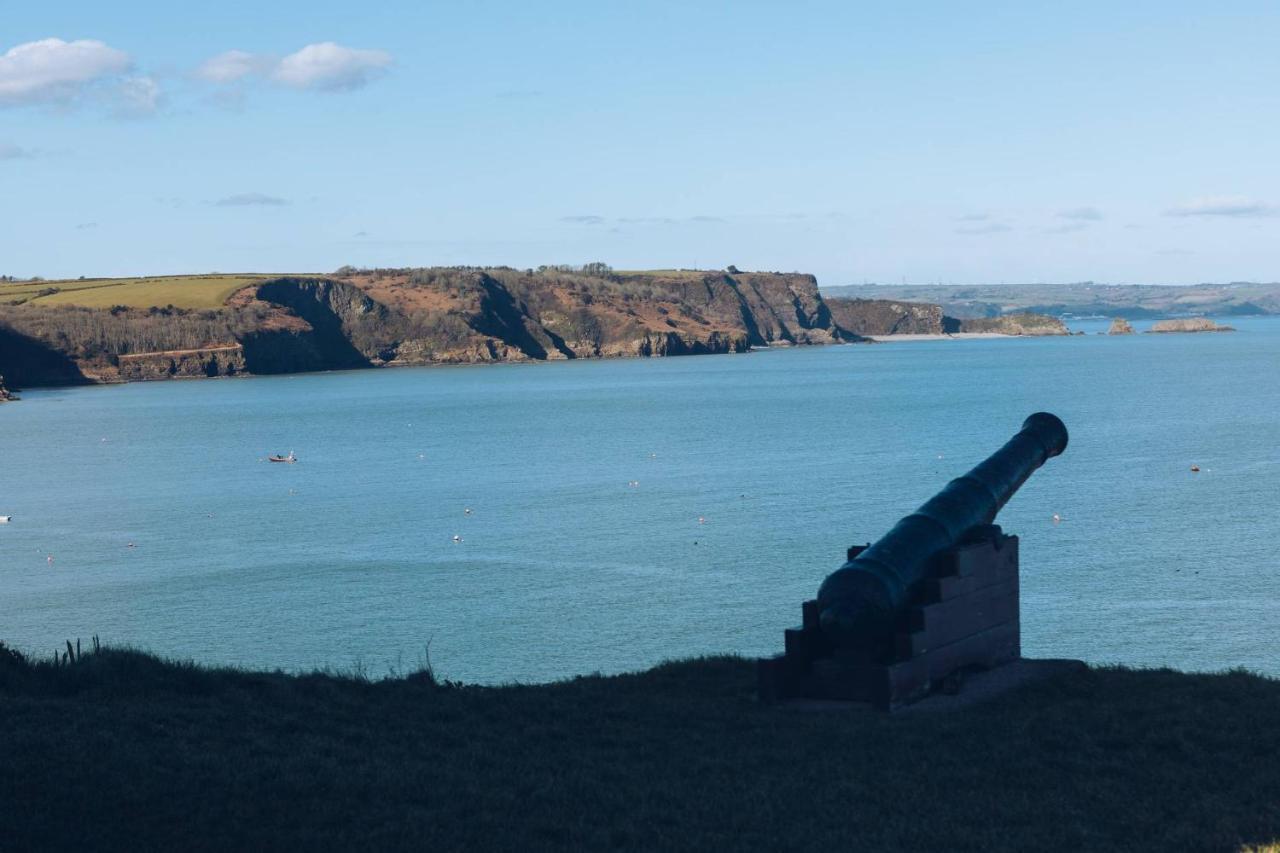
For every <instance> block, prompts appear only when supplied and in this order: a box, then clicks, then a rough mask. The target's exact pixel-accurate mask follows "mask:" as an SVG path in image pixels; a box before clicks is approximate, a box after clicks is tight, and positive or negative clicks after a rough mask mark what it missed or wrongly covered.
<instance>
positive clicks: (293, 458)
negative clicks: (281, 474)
mask: <svg viewBox="0 0 1280 853" xmlns="http://www.w3.org/2000/svg"><path fill="white" fill-rule="evenodd" d="M267 461H268V462H289V463H293V462H297V461H298V457H296V456H294V455H293V451H292V450H290V451H289V455H288V456H281V455H280V454H278V453H277V454H276V455H275V456H268V457H267Z"/></svg>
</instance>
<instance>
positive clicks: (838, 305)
mask: <svg viewBox="0 0 1280 853" xmlns="http://www.w3.org/2000/svg"><path fill="white" fill-rule="evenodd" d="M826 302H827V307H828V308H829V309H830V310H831V316H832V317H833V318H834V319H835V322H836V323H837V324H838V325H839V326H840V328H842V329H846V330H848V331H850V332H852V333H854V334H856V335H941V334H944V333H945V332H947V331H949V330H948V329H947V328H945V327H944V323H943V321H944V318H943V316H942V306H940V305H930V304H928V303H923V302H898V301H897V300H893V299H843V298H831V299H827V300H826Z"/></svg>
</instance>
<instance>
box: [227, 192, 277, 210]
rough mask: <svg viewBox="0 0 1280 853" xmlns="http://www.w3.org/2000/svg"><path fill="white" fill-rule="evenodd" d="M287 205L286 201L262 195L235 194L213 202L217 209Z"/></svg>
mask: <svg viewBox="0 0 1280 853" xmlns="http://www.w3.org/2000/svg"><path fill="white" fill-rule="evenodd" d="M288 203H289V200H288V199H284V198H279V197H277V196H273V195H264V194H263V193H237V194H235V195H229V196H227V197H225V198H220V199H218V200H217V201H215V202H214V204H215V205H217V206H218V207H281V206H283V205H286V204H288Z"/></svg>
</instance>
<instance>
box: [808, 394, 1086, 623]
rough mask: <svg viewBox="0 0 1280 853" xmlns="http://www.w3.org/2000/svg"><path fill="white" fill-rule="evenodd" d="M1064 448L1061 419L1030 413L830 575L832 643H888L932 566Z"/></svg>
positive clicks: (826, 614)
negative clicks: (988, 453)
mask: <svg viewBox="0 0 1280 853" xmlns="http://www.w3.org/2000/svg"><path fill="white" fill-rule="evenodd" d="M1066 447H1067V428H1066V426H1065V425H1064V424H1063V423H1062V421H1061V420H1059V419H1058V417H1057V416H1055V415H1051V414H1049V413H1048V412H1037V413H1035V414H1033V415H1031V416H1030V417H1029V418H1027V419H1026V421H1024V422H1023V424H1022V429H1021V430H1020V431H1019V432H1018V433H1017V434H1016V435H1014V436H1013V438H1011V439H1009V441H1008V442H1006V443H1005V445H1004V447H1002V448H1000V449H999V450H997V451H996V452H995V453H993V454H991V456H989V457H987V459H986V460H985V461H983V462H982V463H980V464H979V465H978V466H977V467H975V468H974V469H973V470H972V471H970V472H969V473H967V474H965V475H964V476H963V477H958V478H956V479H954V480H952V481H951V482H950V483H948V484H947V485H946V486H945V487H944V488H943V489H942V491H940V492H938V493H937V494H936V495H934V496H933V497H932V498H930V499H929V500H928V501H927V502H926V503H925V504H924V506H922V507H920V508H919V509H918V510H916V511H915V512H913V513H912V514H911V515H908V516H907V517H906V518H904V519H902V520H901V521H899V522H898V523H897V524H896V525H894V527H893V529H892V530H890V531H889V532H888V533H887V534H885V535H884V537H882V538H881V539H880V540H879V541H877V542H876V543H875V544H874V545H871V546H870V547H869V548H866V549H865V550H863V551H861V553H859V554H857V556H855V557H854V558H853V559H851V560H849V561H848V562H846V563H845V564H844V565H843V566H841V567H840V568H839V569H837V570H836V571H834V572H832V573H831V574H830V575H828V576H827V579H826V580H825V581H823V582H822V586H821V587H820V588H819V589H818V599H817V601H818V620H819V624H820V625H821V627H822V632H823V633H824V634H825V635H826V637H827V639H828V640H829V641H830V642H831V644H832V645H834V646H836V647H845V648H852V647H875V646H876V645H877V644H880V643H882V642H883V640H884V638H886V637H887V636H888V635H889V634H890V632H891V631H892V629H893V625H894V622H895V618H896V616H897V614H898V613H899V612H901V610H902V609H903V608H904V607H905V606H906V604H907V603H908V601H909V599H910V595H911V591H912V588H913V586H914V585H915V584H917V583H918V582H919V581H921V580H923V579H924V578H925V577H926V575H927V573H928V570H929V567H930V564H931V562H932V561H933V560H934V559H935V558H936V557H937V556H938V555H939V554H941V553H943V552H945V551H947V550H948V549H950V548H954V547H955V546H956V545H958V544H960V543H961V542H962V541H963V539H964V537H965V536H966V535H968V534H970V532H971V531H974V530H975V529H979V528H982V527H983V526H985V525H990V524H991V523H992V522H993V521H994V520H995V517H996V514H997V513H999V512H1000V510H1001V508H1002V507H1004V505H1005V504H1006V503H1008V501H1009V499H1010V498H1011V497H1013V495H1014V493H1015V492H1017V491H1018V489H1019V488H1020V487H1021V486H1022V484H1023V483H1024V482H1026V480H1027V478H1028V477H1030V476H1031V475H1032V473H1034V472H1035V470H1036V469H1037V468H1039V467H1040V466H1041V465H1043V464H1044V463H1045V462H1047V461H1048V460H1049V459H1052V458H1053V457H1054V456H1057V455H1058V454H1060V453H1062V451H1063V450H1065V449H1066Z"/></svg>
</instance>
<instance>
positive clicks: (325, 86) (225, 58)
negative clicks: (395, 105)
mask: <svg viewBox="0 0 1280 853" xmlns="http://www.w3.org/2000/svg"><path fill="white" fill-rule="evenodd" d="M392 62H393V59H392V56H391V54H389V53H387V52H386V51H385V50H364V49H360V48H354V47H345V46H343V45H340V44H337V43H335V42H331V41H326V42H318V43H316V44H309V45H307V46H306V47H304V48H302V49H301V50H298V51H296V52H294V53H290V54H289V55H287V56H284V57H279V58H278V57H275V56H271V55H269V54H260V53H249V52H247V51H243V50H228V51H226V52H224V53H220V54H218V55H217V56H214V57H212V58H210V59H208V60H205V62H203V63H202V64H201V65H200V67H199V68H197V69H196V76H197V77H199V78H200V79H201V80H204V81H205V82H207V83H213V84H215V85H218V86H224V87H227V86H243V85H244V84H246V83H249V82H251V81H255V80H265V81H268V82H271V83H275V84H277V85H280V86H285V87H287V88H290V89H299V90H311V91H316V92H349V91H352V90H354V89H359V88H362V87H364V86H367V85H368V84H369V83H371V82H373V81H374V80H376V79H377V78H378V77H381V76H382V75H383V74H385V73H386V72H387V71H388V70H389V69H390V67H391V64H392Z"/></svg>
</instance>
